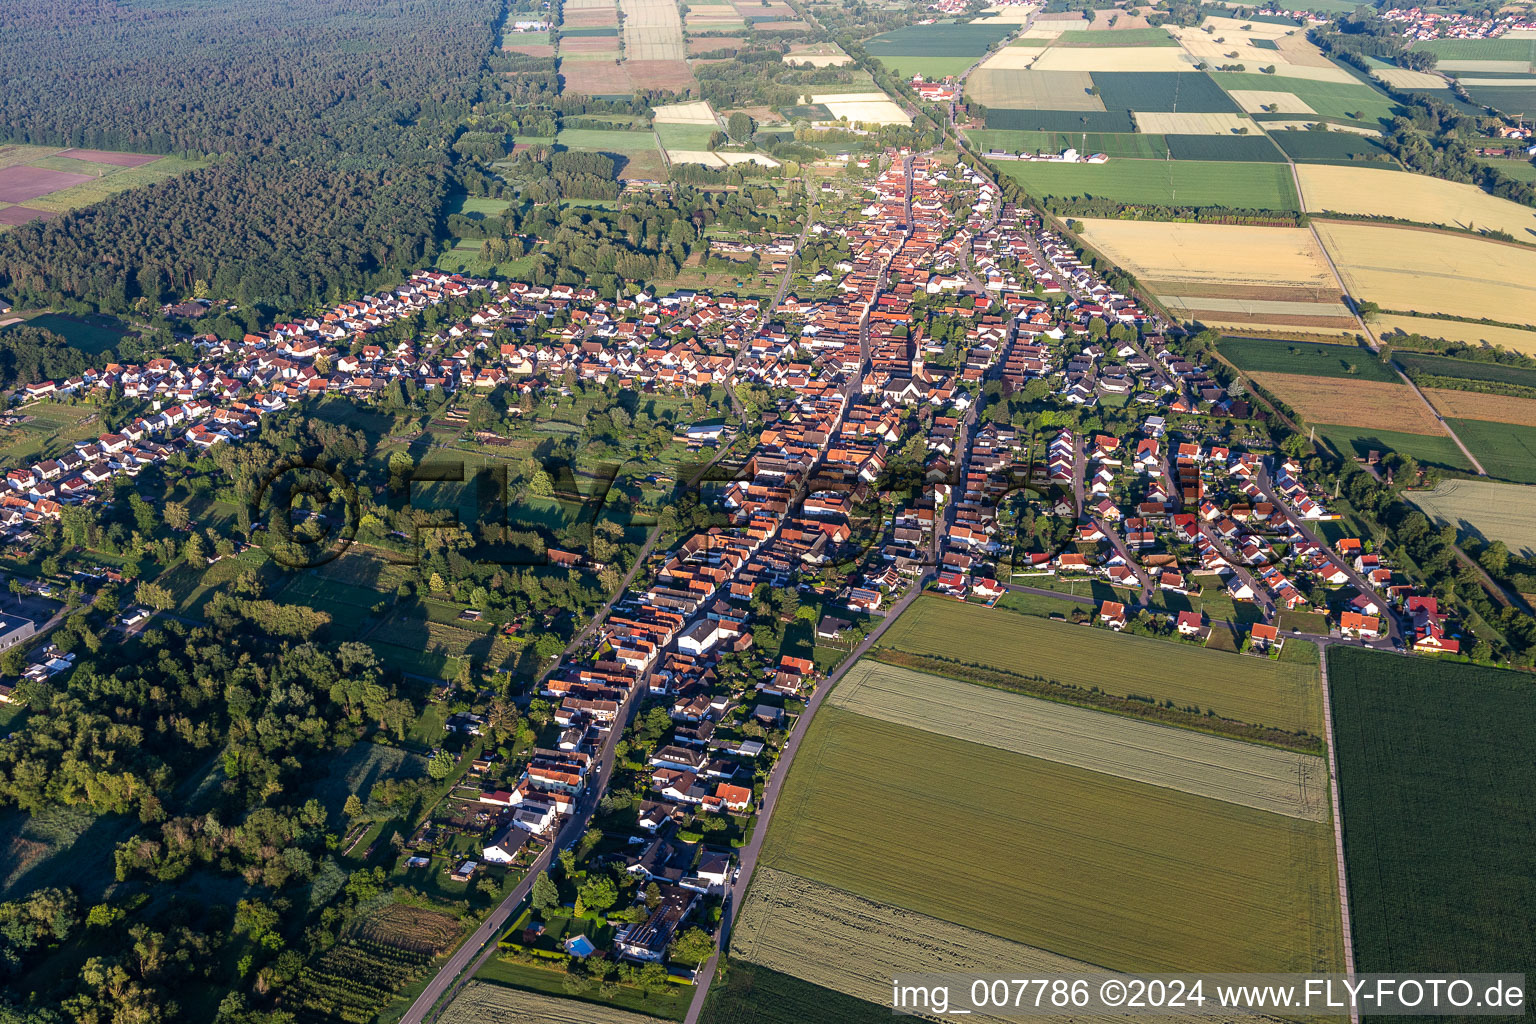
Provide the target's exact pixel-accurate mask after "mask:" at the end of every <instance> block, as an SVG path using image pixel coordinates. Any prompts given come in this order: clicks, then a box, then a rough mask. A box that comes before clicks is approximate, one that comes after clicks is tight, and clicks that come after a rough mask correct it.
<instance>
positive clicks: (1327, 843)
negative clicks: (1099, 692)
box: [763, 620, 1342, 971]
mask: <svg viewBox="0 0 1536 1024" xmlns="http://www.w3.org/2000/svg"><path fill="white" fill-rule="evenodd" d="M1042 621H1043V620H1042ZM1069 628H1070V627H1069ZM1084 632H1087V631H1086V630H1084ZM1227 657H1231V658H1235V657H1237V656H1236V655H1227ZM959 836H964V837H965V839H964V856H956V851H957V847H956V837H959ZM763 863H764V864H766V865H767V866H769V867H772V868H776V869H778V870H780V871H788V872H792V873H794V874H797V875H801V876H803V877H806V878H810V879H813V880H815V881H819V882H822V883H824V884H826V885H831V886H835V887H837V888H839V889H845V890H847V891H849V892H856V893H859V894H860V895H863V896H865V897H868V898H869V899H872V900H876V901H878V902H881V903H886V904H891V905H894V906H897V907H904V908H906V909H908V910H912V911H916V912H918V913H921V914H927V915H931V916H933V917H941V918H943V919H945V920H947V921H951V922H953V923H955V924H959V925H963V926H965V927H967V928H975V929H978V930H980V931H984V932H987V933H989V934H992V935H997V936H1000V937H1002V938H1005V939H1010V940H1012V941H1014V942H1021V943H1024V944H1025V945H1029V946H1034V947H1036V948H1039V949H1048V950H1051V951H1052V952H1055V953H1058V954H1060V955H1062V956H1066V957H1072V958H1073V959H1077V960H1082V961H1085V962H1088V963H1093V964H1099V965H1102V966H1104V967H1107V968H1110V969H1114V970H1127V971H1157V970H1168V969H1177V970H1202V971H1244V970H1308V969H1314V968H1321V967H1325V966H1333V965H1337V964H1338V963H1339V962H1340V960H1341V957H1342V952H1341V943H1340V939H1339V922H1338V905H1337V901H1336V899H1335V895H1334V888H1335V887H1334V877H1335V874H1334V871H1333V845H1332V842H1331V832H1330V830H1329V827H1328V826H1327V825H1325V824H1322V823H1320V822H1313V821H1305V820H1303V819H1300V818H1291V817H1286V816H1284V815H1280V814H1269V813H1267V812H1264V811H1256V810H1253V809H1251V808H1247V807H1239V806H1237V805H1235V804H1229V803H1222V802H1220V801H1216V800H1205V799H1201V798H1200V797H1194V796H1190V795H1188V794H1186V793H1180V792H1177V791H1176V790H1171V789H1159V788H1157V787H1153V786H1147V785H1144V784H1142V783H1139V782H1132V781H1129V780H1126V779H1119V778H1116V777H1114V776H1111V775H1103V774H1100V773H1097V772H1089V771H1084V770H1083V769H1080V768H1074V767H1072V766H1070V765H1062V764H1057V763H1055V762H1052V761H1045V760H1041V759H1039V758H1033V757H1026V756H1023V755H1021V754H1015V753H1012V752H1009V751H1004V750H998V749H996V748H994V747H987V746H981V745H979V744H974V743H966V742H964V741H962V740H957V739H953V738H950V737H947V736H936V735H935V734H933V733H928V732H921V731H919V730H915V729H908V728H905V727H903V726H899V725H894V724H891V723H889V722H880V721H876V720H874V719H870V718H865V717H864V716H862V715H856V714H852V713H850V712H847V711H844V710H843V709H841V708H836V707H824V708H822V709H821V711H820V712H819V713H818V714H817V716H816V719H815V721H814V722H812V723H811V728H810V731H809V732H808V733H807V734H806V737H805V741H804V747H803V749H802V750H801V754H800V757H799V758H798V759H797V761H796V763H795V768H794V770H793V771H791V772H790V774H789V778H788V779H787V780H786V782H785V788H784V794H783V801H782V803H781V805H780V813H779V814H776V815H775V816H774V819H773V823H772V826H771V827H770V829H769V831H768V836H767V841H766V844H765V848H764V852H763Z"/></svg>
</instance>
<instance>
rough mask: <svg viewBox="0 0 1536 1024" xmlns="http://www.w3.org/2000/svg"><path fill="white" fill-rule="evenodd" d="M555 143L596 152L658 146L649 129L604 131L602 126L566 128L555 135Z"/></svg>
mask: <svg viewBox="0 0 1536 1024" xmlns="http://www.w3.org/2000/svg"><path fill="white" fill-rule="evenodd" d="M555 143H556V144H557V145H560V146H564V147H565V148H566V149H580V150H587V151H590V152H596V153H641V152H644V151H645V150H648V149H651V150H654V149H655V148H656V139H655V137H654V136H652V135H651V133H650V132H648V131H640V132H621V131H604V130H603V129H601V128H566V129H563V130H562V131H561V132H560V134H558V135H556V136H555Z"/></svg>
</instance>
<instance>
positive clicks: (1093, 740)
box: [770, 659, 1328, 966]
mask: <svg viewBox="0 0 1536 1024" xmlns="http://www.w3.org/2000/svg"><path fill="white" fill-rule="evenodd" d="M830 703H832V704H833V705H834V706H836V707H840V708H844V709H846V710H848V711H853V712H857V713H858V714H861V715H865V716H868V717H870V718H878V719H880V720H881V721H883V722H893V723H895V724H897V725H904V726H908V727H910V728H914V729H922V730H925V731H927V732H935V733H939V734H940V735H944V736H953V737H955V738H956V739H962V740H968V741H970V742H972V743H982V744H986V745H987V746H991V747H999V748H1001V749H1003V750H1011V751H1013V752H1015V753H1018V754H1028V755H1030V756H1031V757H1041V758H1045V759H1046V760H1048V761H1055V762H1057V763H1059V764H1070V765H1075V766H1076V767H1078V768H1086V769H1088V770H1089V771H1096V772H1104V773H1106V774H1109V775H1116V776H1119V777H1120V778H1123V779H1133V780H1135V781H1138V782H1145V783H1147V784H1148V785H1151V786H1161V787H1164V788H1167V789H1176V790H1179V791H1180V792H1183V793H1190V794H1193V795H1195V796H1203V797H1209V798H1211V799H1213V800H1224V801H1226V802H1228V803H1234V804H1241V805H1242V806H1244V807H1253V808H1256V809H1258V810H1261V811H1273V812H1274V813H1276V814H1287V815H1291V816H1292V817H1297V818H1309V819H1311V820H1313V821H1323V820H1324V819H1326V818H1327V816H1328V772H1327V765H1326V764H1325V763H1324V762H1323V759H1322V758H1320V757H1314V756H1312V755H1310V754H1303V753H1299V752H1296V751H1286V750H1280V749H1278V748H1275V747H1262V746H1258V745H1256V744H1252V743H1244V742H1242V741H1240V740H1232V739H1227V738H1225V737H1221V736H1207V735H1205V734H1203V733H1197V732H1190V731H1188V730H1182V729H1174V728H1169V727H1168V726H1163V725H1156V724H1153V723H1150V722H1141V721H1137V720H1135V719H1131V718H1122V717H1120V716H1118V715H1111V714H1107V713H1105V712H1102V711H1090V710H1088V709H1086V708H1079V707H1073V706H1071V705H1069V704H1057V703H1054V702H1052V701H1046V700H1040V699H1037V698H1034V697H1026V696H1023V695H1021V694H1016V693H1009V692H1008V691H1006V690H998V689H992V688H988V687H984V686H977V685H974V684H972V683H963V682H957V681H955V680H953V679H945V678H943V677H941V676H932V675H927V674H924V673H921V672H913V671H911V670H910V669H905V668H901V667H899V666H896V665H884V664H881V663H880V662H876V661H870V660H868V659H865V660H862V661H860V662H859V663H858V664H856V665H855V666H854V667H853V669H852V670H851V671H850V672H849V673H848V675H847V677H846V678H844V680H843V681H842V682H841V683H839V684H838V686H837V689H835V690H834V691H833V693H832V697H831V701H830ZM770 966H771V965H770Z"/></svg>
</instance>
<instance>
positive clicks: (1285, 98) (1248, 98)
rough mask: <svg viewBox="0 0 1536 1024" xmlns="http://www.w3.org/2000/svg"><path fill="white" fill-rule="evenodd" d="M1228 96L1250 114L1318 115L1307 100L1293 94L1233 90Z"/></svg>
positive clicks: (1256, 90)
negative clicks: (1266, 108) (1272, 108)
mask: <svg viewBox="0 0 1536 1024" xmlns="http://www.w3.org/2000/svg"><path fill="white" fill-rule="evenodd" d="M1227 95H1228V96H1231V97H1232V98H1233V99H1234V100H1236V101H1237V105H1238V106H1240V107H1242V108H1243V109H1244V110H1245V111H1247V112H1248V113H1250V114H1261V113H1273V114H1315V113H1317V111H1315V110H1313V109H1312V108H1311V106H1309V105H1308V104H1307V102H1306V101H1305V100H1303V99H1302V98H1301V97H1300V96H1297V95H1296V94H1295V93H1293V92H1270V91H1266V90H1263V89H1232V90H1230V91H1229V92H1228V93H1227ZM1265 107H1274V108H1275V109H1274V110H1271V111H1266V110H1265V109H1264V108H1265ZM1266 127H1267V125H1266Z"/></svg>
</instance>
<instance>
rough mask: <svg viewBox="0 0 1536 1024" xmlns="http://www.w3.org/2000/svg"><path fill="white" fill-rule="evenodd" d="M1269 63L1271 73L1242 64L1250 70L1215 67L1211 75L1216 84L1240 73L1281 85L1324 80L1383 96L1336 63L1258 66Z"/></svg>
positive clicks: (1331, 83) (1272, 61) (1271, 61)
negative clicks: (1289, 82)
mask: <svg viewBox="0 0 1536 1024" xmlns="http://www.w3.org/2000/svg"><path fill="white" fill-rule="evenodd" d="M1271 64H1273V65H1274V66H1275V73H1274V74H1272V75H1262V74H1258V73H1256V72H1258V67H1259V66H1255V65H1253V64H1245V65H1244V66H1245V67H1247V68H1249V69H1251V70H1248V71H1218V70H1216V69H1215V68H1212V69H1211V77H1213V78H1215V79H1216V83H1217V84H1218V85H1219V84H1221V83H1222V82H1223V81H1224V80H1225V79H1226V78H1227V77H1228V76H1232V75H1242V76H1243V77H1245V78H1264V79H1266V80H1267V81H1270V82H1276V83H1278V84H1279V85H1281V86H1284V85H1286V84H1287V83H1288V80H1292V79H1294V80H1297V81H1301V82H1326V83H1328V84H1330V85H1348V86H1353V87H1356V88H1358V89H1360V90H1361V91H1363V92H1370V93H1374V94H1375V95H1377V96H1381V97H1383V98H1385V97H1384V96H1383V94H1382V93H1380V92H1378V91H1377V90H1375V89H1372V88H1370V87H1369V86H1367V85H1364V84H1363V83H1361V81H1360V79H1358V78H1356V77H1355V76H1354V75H1352V74H1350V73H1349V72H1348V71H1345V70H1344V69H1343V68H1341V67H1339V66H1338V65H1337V64H1333V63H1329V64H1328V65H1327V66H1326V67H1320V66H1317V65H1311V64H1285V63H1281V62H1277V61H1274V60H1270V61H1268V62H1266V63H1265V64H1263V65H1260V66H1263V67H1268V66H1269V65H1271Z"/></svg>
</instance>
